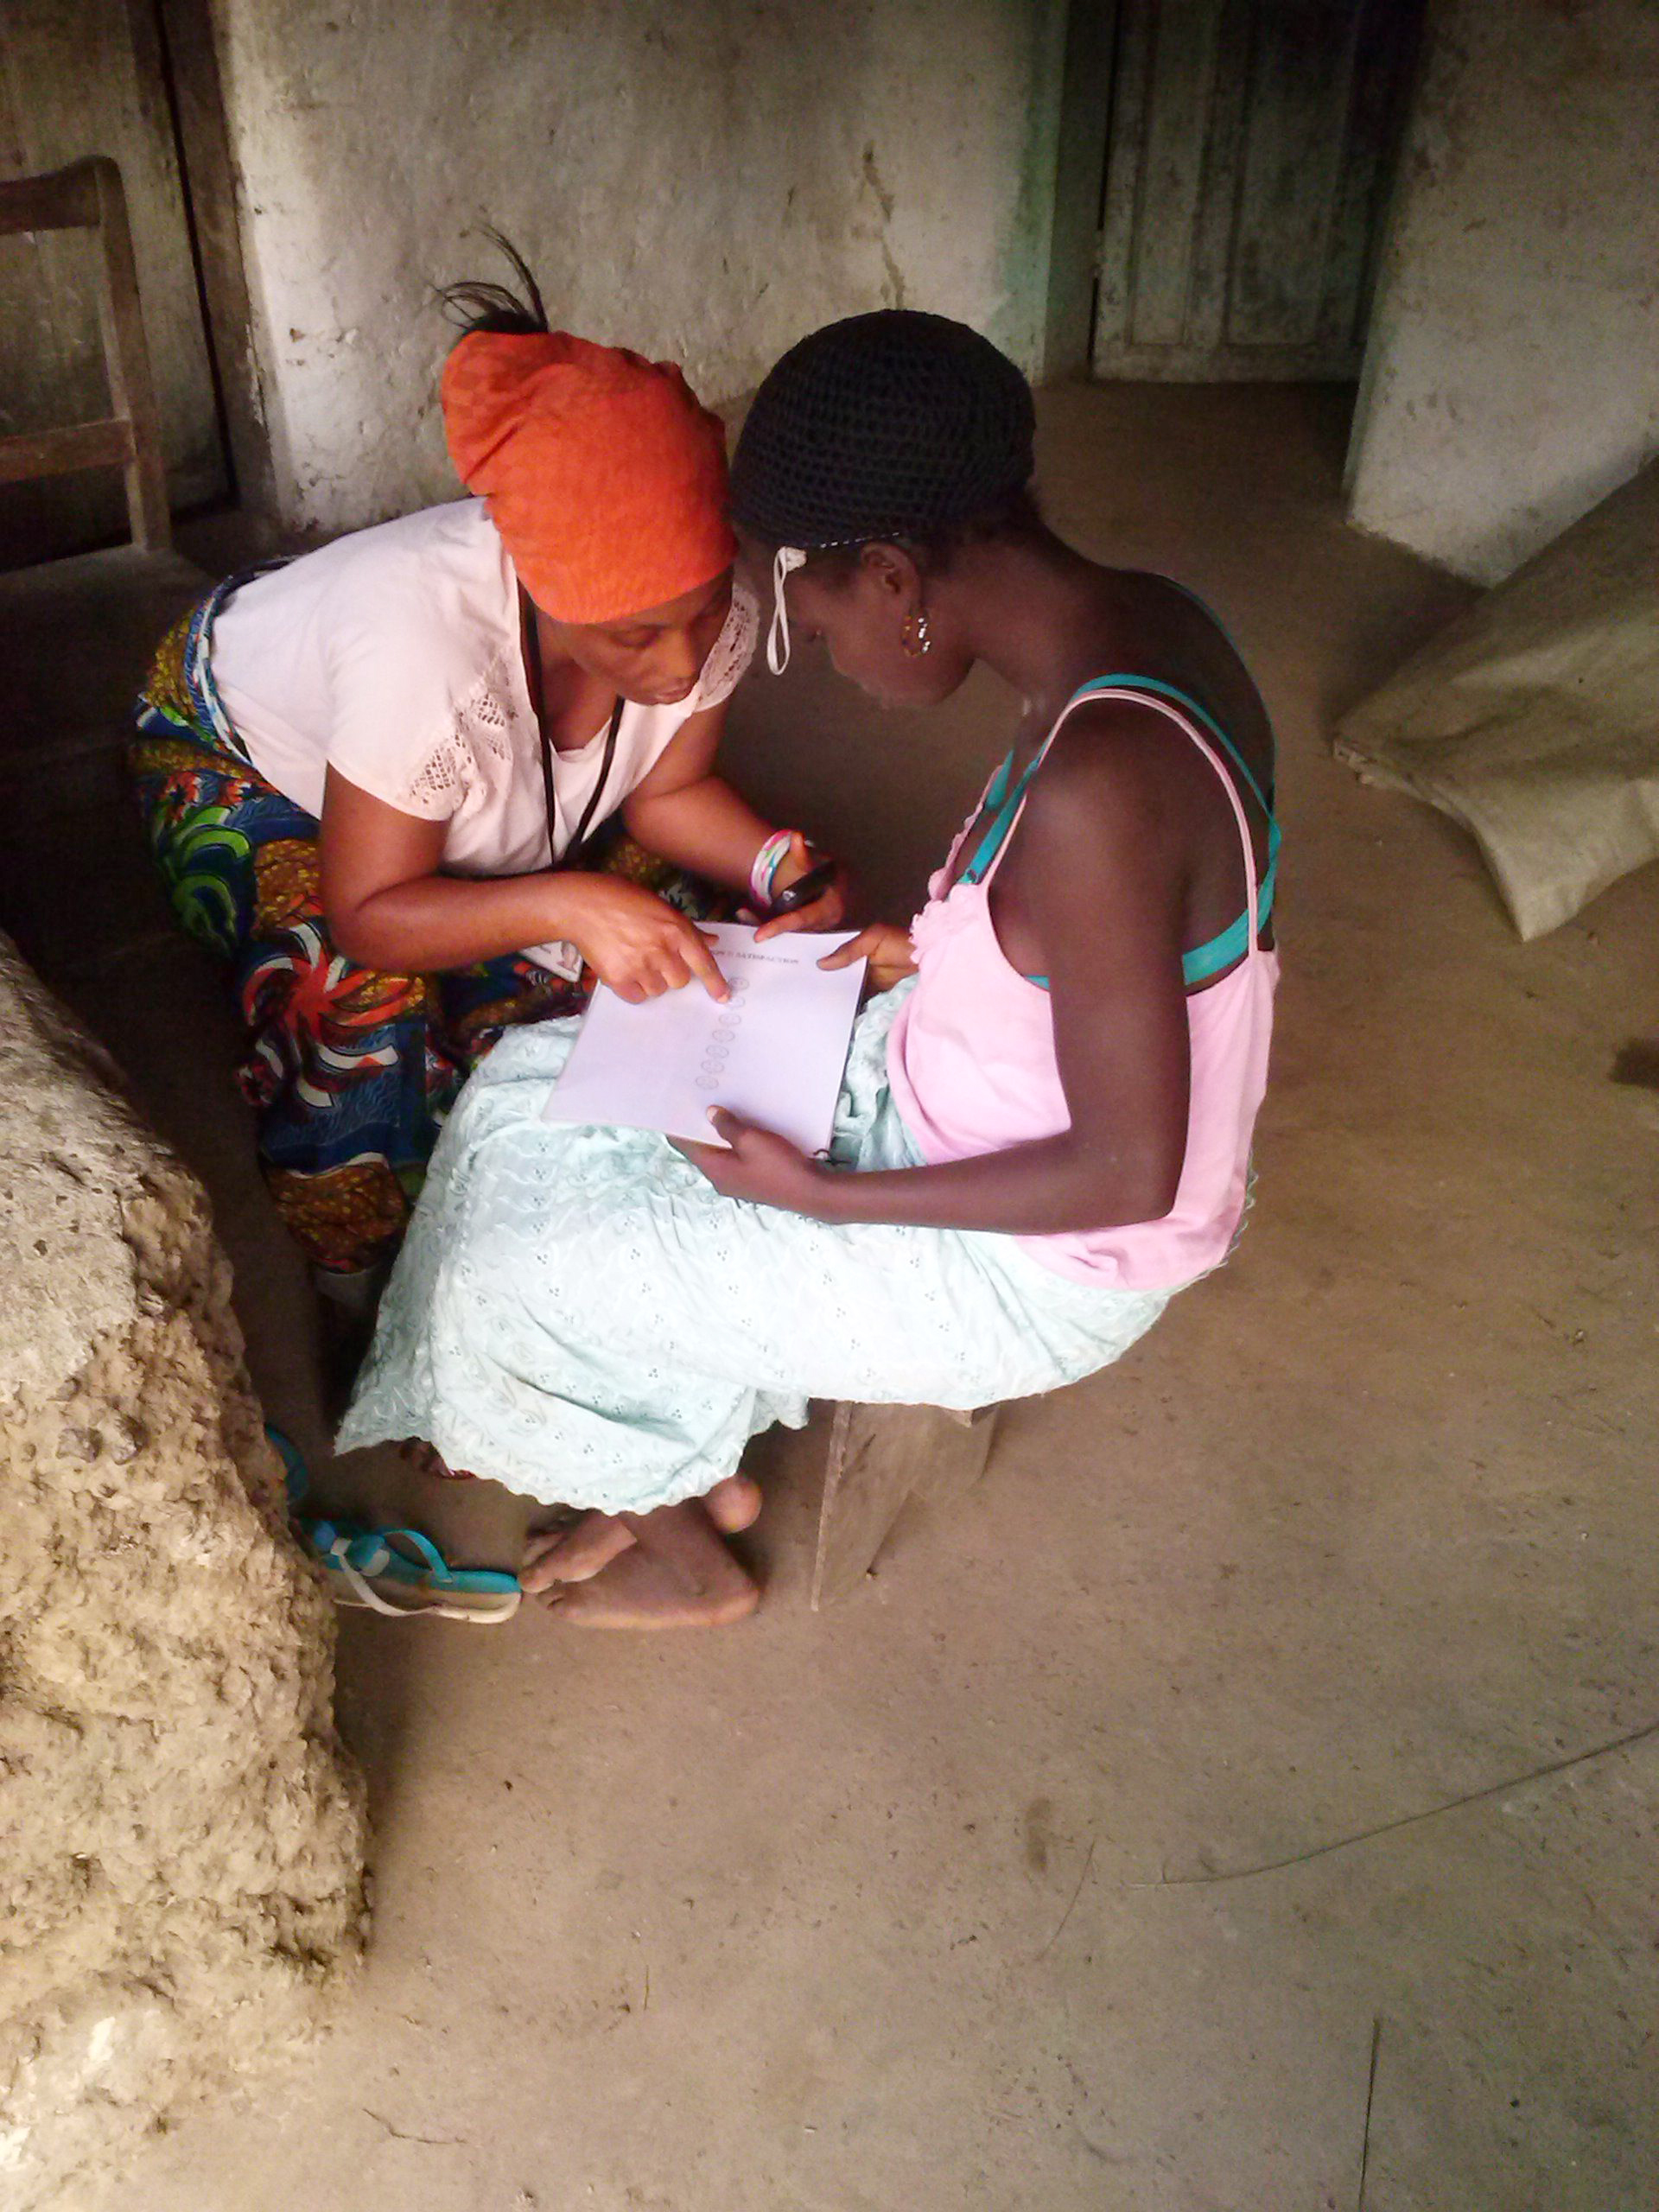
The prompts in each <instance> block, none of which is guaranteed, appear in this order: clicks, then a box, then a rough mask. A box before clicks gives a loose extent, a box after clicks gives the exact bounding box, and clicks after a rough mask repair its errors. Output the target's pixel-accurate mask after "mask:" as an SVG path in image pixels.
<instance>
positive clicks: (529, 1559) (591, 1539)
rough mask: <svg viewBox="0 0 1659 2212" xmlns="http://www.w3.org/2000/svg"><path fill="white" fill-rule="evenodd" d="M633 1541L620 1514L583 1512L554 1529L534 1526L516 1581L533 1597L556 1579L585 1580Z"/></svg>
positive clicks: (549, 1586)
mask: <svg viewBox="0 0 1659 2212" xmlns="http://www.w3.org/2000/svg"><path fill="white" fill-rule="evenodd" d="M634 1541H635V1539H634V1534H633V1531H632V1529H631V1528H629V1526H628V1524H627V1522H626V1521H625V1520H624V1519H623V1518H622V1516H621V1515H620V1513H584V1514H582V1516H581V1517H580V1518H579V1519H577V1520H575V1521H574V1522H563V1523H562V1524H561V1525H560V1526H558V1527H557V1528H553V1529H537V1530H535V1531H533V1532H532V1533H531V1535H530V1536H529V1537H528V1538H527V1539H526V1541H525V1544H524V1563H523V1565H522V1566H521V1567H519V1569H518V1580H519V1584H520V1586H521V1587H522V1588H523V1589H524V1591H525V1592H527V1593H528V1594H529V1595H530V1596H531V1597H537V1596H539V1594H540V1593H541V1592H543V1590H547V1589H550V1588H551V1586H553V1584H554V1583H556V1582H587V1581H588V1580H591V1579H592V1578H593V1576H594V1575H595V1574H597V1573H599V1572H600V1570H601V1568H602V1567H608V1566H609V1565H610V1563H611V1561H612V1560H613V1559H615V1558H616V1556H617V1555H618V1554H619V1553H620V1552H625V1551H626V1550H628V1548H630V1547H631V1546H632V1543H633V1542H634Z"/></svg>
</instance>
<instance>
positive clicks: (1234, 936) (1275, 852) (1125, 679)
mask: <svg viewBox="0 0 1659 2212" xmlns="http://www.w3.org/2000/svg"><path fill="white" fill-rule="evenodd" d="M1115 690H1133V691H1152V692H1155V693H1156V694H1157V695H1158V696H1160V698H1165V699H1173V700H1175V701H1176V702H1178V703H1179V705H1180V706H1182V707H1184V708H1185V709H1186V711H1187V712H1188V713H1189V714H1190V715H1192V716H1193V717H1194V718H1195V719H1196V720H1197V721H1201V722H1202V723H1203V724H1204V726H1205V729H1207V730H1208V731H1209V733H1210V734H1211V737H1213V738H1214V739H1215V740H1216V741H1217V744H1218V745H1220V746H1221V747H1222V748H1223V750H1224V752H1225V753H1226V754H1227V757H1228V759H1229V760H1230V761H1231V762H1232V764H1233V766H1235V767H1236V769H1237V770H1238V772H1239V774H1240V775H1241V776H1243V779H1244V781H1245V782H1246V783H1247V784H1248V785H1249V788H1250V791H1251V793H1252V794H1253V796H1254V798H1255V803H1256V804H1257V805H1258V806H1259V807H1260V808H1261V810H1262V813H1263V814H1265V815H1266V816H1267V817H1268V865H1267V868H1265V870H1264V871H1263V873H1262V886H1261V889H1260V890H1259V892H1258V893H1257V894H1256V901H1255V925H1256V931H1257V933H1258V934H1260V932H1261V931H1262V930H1263V929H1265V928H1266V927H1267V925H1268V920H1269V918H1271V916H1272V913H1273V893H1274V884H1275V882H1276V881H1277V880H1278V874H1279V848H1280V845H1281V843H1282V842H1283V832H1282V831H1281V829H1280V827H1279V817H1277V815H1275V814H1274V810H1273V809H1272V807H1271V806H1270V805H1269V804H1268V798H1267V794H1266V793H1265V792H1264V791H1262V786H1261V785H1260V784H1258V783H1257V782H1256V780H1255V777H1254V776H1253V775H1252V774H1251V773H1250V769H1249V762H1248V761H1247V760H1245V758H1244V756H1243V753H1241V752H1240V751H1239V749H1238V747H1236V745H1235V744H1234V743H1233V741H1232V739H1231V738H1230V737H1229V736H1228V734H1227V733H1226V731H1225V730H1224V729H1223V728H1222V727H1221V724H1220V723H1219V722H1218V721H1217V720H1216V718H1215V716H1214V715H1210V714H1206V713H1205V709H1203V708H1202V707H1201V706H1200V705H1199V704H1198V701H1197V700H1196V699H1195V698H1193V697H1192V696H1191V694H1190V693H1188V692H1185V691H1181V690H1177V688H1176V686H1175V685H1174V684H1173V683H1163V682H1162V681H1160V678H1159V677H1155V676H1094V677H1090V679H1089V681H1088V683H1082V684H1079V685H1078V687H1077V690H1076V691H1075V692H1073V694H1072V698H1073V699H1074V700H1076V699H1081V698H1084V697H1086V696H1088V695H1089V694H1090V692H1095V691H1115ZM1013 762H1014V755H1013V754H1012V753H1010V754H1009V755H1008V758H1007V760H1005V761H1004V762H1003V764H1002V775H1003V779H1004V781H1006V779H1007V772H1008V771H1009V769H1010V768H1011V767H1012V766H1013ZM1036 765H1037V764H1036V762H1035V761H1033V763H1032V768H1034V767H1035V766H1036ZM1031 772H1032V769H1031V768H1028V769H1027V771H1026V777H1027V778H1028V777H1029V776H1030V774H1031ZM1024 790H1025V779H1023V778H1022V779H1021V782H1020V790H1019V791H1016V792H1015V794H1014V798H1013V799H1012V800H1011V801H1010V802H1009V805H1008V807H1007V809H1005V810H1004V811H1005V812H1007V814H1008V816H1009V817H1010V819H1011V818H1012V816H1013V813H1014V810H1016V809H1017V808H1018V805H1019V802H1020V797H1021V796H1022V795H1023V792H1024ZM988 803H989V802H988ZM999 831H1001V833H1002V835H1006V834H1007V831H1006V829H1005V828H1004V826H1003V823H1002V820H1001V817H1000V816H999V817H998V819H997V821H996V822H995V823H992V825H991V829H990V830H989V831H988V833H987V842H989V840H990V839H991V838H993V837H995V839H996V842H997V843H1000V842H1001V836H998V834H997V833H998V832H999ZM995 854H996V844H992V845H991V849H990V852H989V853H988V854H987V852H986V848H985V844H984V843H982V845H981V846H980V849H979V851H978V852H976V854H975V855H974V858H973V861H971V862H970V864H969V865H970V867H971V868H975V869H976V870H978V871H979V874H982V873H983V869H984V868H985V867H987V866H988V865H989V862H990V861H991V860H993V859H995ZM979 874H972V875H970V874H969V871H968V869H966V868H964V869H963V877H962V880H963V881H969V882H975V883H977V882H978V880H979ZM1249 947H1250V915H1249V908H1248V907H1246V908H1245V910H1244V912H1243V913H1242V914H1240V915H1239V916H1238V918H1237V919H1236V921H1233V922H1231V923H1230V924H1229V925H1228V927H1227V928H1225V929H1224V930H1221V931H1217V934H1216V935H1215V936H1214V937H1212V938H1206V939H1205V942H1204V943H1203V944H1196V945H1194V946H1193V948H1192V951H1191V952H1184V953H1183V954H1182V955H1181V981H1182V982H1184V983H1185V986H1186V988H1188V990H1191V989H1192V988H1193V987H1194V986H1195V985H1196V984H1198V983H1205V982H1208V981H1209V980H1210V978H1211V976H1218V975H1219V974H1220V973H1221V971H1222V969H1224V968H1230V967H1231V966H1232V965H1233V963H1234V962H1235V961H1236V960H1242V959H1243V957H1244V955H1245V954H1246V953H1247V952H1248V951H1249ZM1026 981H1027V982H1028V983H1035V984H1036V986H1037V988H1038V989H1039V990H1043V991H1046V990H1047V989H1048V988H1049V981H1048V977H1047V976H1027V978H1026Z"/></svg>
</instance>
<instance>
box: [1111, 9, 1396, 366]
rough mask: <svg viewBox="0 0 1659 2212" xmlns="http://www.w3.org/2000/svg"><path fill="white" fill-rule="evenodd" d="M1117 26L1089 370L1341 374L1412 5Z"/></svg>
mask: <svg viewBox="0 0 1659 2212" xmlns="http://www.w3.org/2000/svg"><path fill="white" fill-rule="evenodd" d="M1084 3H1085V4H1087V0H1084ZM1420 12H1421V11H1420V8H1419V6H1418V5H1417V4H1414V0H1117V5H1116V24H1115V36H1114V51H1113V70H1112V86H1111V92H1110V126H1109V133H1108V140H1107V154H1106V179H1105V188H1104V193H1103V202H1102V226H1101V234H1100V250H1099V261H1098V287H1097V290H1096V313H1095V333H1094V346H1093V359H1094V369H1095V373H1096V375H1097V376H1102V377H1145V378H1173V379H1183V380H1186V381H1190V382H1200V383H1209V382H1218V381H1221V380H1223V379H1226V378H1353V377H1357V375H1358V373H1359V363H1360V356H1361V353H1362V352H1363V347H1364V342H1365V327H1366V321H1367V316H1368V314H1369V310H1370V296H1371V289H1372V283H1373V277H1374V272H1375V264H1376V246H1377V243H1378V234H1379V232H1380V228H1381V224H1382V219H1383V212H1384V205H1385V201H1386V196H1387V192H1388V187H1389V181H1390V175H1391V170H1392V162H1393V154H1394V149H1395V145H1396V144H1397V143H1398V137H1399V130H1400V124H1401V120H1402V116H1403V111H1404V105H1405V99H1406V95H1407V92H1408V80H1409V76H1410V71H1411V66H1412V61H1413V59H1414V53H1415V47H1416V30H1417V22H1418V17H1419V14H1420Z"/></svg>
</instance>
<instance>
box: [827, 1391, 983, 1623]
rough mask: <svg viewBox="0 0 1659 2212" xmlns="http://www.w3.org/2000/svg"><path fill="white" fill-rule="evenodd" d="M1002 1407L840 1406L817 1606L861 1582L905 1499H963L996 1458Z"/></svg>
mask: <svg viewBox="0 0 1659 2212" xmlns="http://www.w3.org/2000/svg"><path fill="white" fill-rule="evenodd" d="M998 1410H999V1408H997V1407H995V1406H985V1407H982V1408H981V1409H980V1410H979V1412H977V1413H972V1414H962V1413H951V1412H950V1411H948V1410H947V1409H946V1408H944V1407H941V1406H865V1405H851V1404H846V1403H842V1404H841V1405H838V1406H837V1407H836V1411H835V1419H834V1421H833V1422H832V1423H831V1426H830V1430H829V1464H828V1465H827V1466H826V1468H825V1471H824V1481H823V1507H822V1509H821V1510H820V1512H819V1515H818V1554H817V1560H816V1561H815V1562H814V1565H813V1569H812V1610H813V1611H814V1612H817V1611H819V1610H820V1608H821V1607H823V1606H824V1605H833V1604H835V1602H836V1599H840V1598H844V1597H845V1596H846V1595H847V1594H848V1592H849V1591H850V1590H854V1589H856V1588H857V1586H858V1585H859V1584H860V1583H861V1581H862V1580H863V1579H864V1577H865V1576H866V1575H867V1574H868V1573H869V1571H870V1568H871V1567H872V1566H873V1565H874V1561H875V1556H876V1554H877V1553H878V1552H879V1551H880V1548H881V1547H882V1545H883V1544H884V1543H885V1542H886V1541H887V1534H888V1531H889V1530H890V1529H892V1527H893V1522H895V1521H896V1520H897V1519H898V1518H899V1511H900V1510H901V1509H902V1507H903V1506H904V1503H905V1501H906V1499H907V1498H909V1497H927V1498H933V1499H943V1498H950V1497H960V1496H962V1495H963V1493H964V1492H965V1491H969V1490H970V1489H971V1488H972V1487H973V1485H974V1484H975V1483H976V1482H977V1481H978V1480H979V1478H980V1477H981V1475H982V1474H983V1473H984V1471H985V1463H986V1461H987V1459H988V1458H989V1457H990V1450H991V1437H992V1432H993V1430H994V1429H995V1426H996V1416H997V1413H998Z"/></svg>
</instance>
